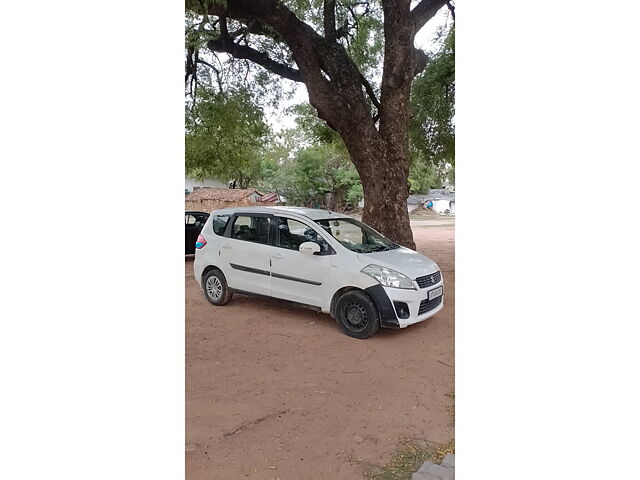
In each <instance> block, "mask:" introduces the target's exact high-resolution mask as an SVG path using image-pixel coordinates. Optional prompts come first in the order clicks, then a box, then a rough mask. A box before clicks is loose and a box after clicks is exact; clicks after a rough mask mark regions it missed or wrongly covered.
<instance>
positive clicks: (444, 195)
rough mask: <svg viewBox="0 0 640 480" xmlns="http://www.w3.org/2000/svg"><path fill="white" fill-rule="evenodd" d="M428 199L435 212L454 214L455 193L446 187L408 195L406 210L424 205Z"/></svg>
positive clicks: (411, 210)
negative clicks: (423, 193) (426, 192)
mask: <svg viewBox="0 0 640 480" xmlns="http://www.w3.org/2000/svg"><path fill="white" fill-rule="evenodd" d="M429 200H431V201H432V202H433V208H432V210H433V211H434V212H436V213H441V214H444V213H447V211H448V213H449V214H450V215H455V214H456V194H455V193H452V192H450V191H449V190H448V189H446V188H443V189H431V190H429V193H428V194H426V195H409V198H407V210H408V211H409V212H413V211H414V210H415V209H416V208H418V207H420V205H424V204H425V203H427V202H428V201H429Z"/></svg>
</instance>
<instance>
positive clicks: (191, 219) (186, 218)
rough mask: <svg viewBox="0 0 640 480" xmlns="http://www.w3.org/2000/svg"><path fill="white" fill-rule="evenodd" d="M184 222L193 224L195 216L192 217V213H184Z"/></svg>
mask: <svg viewBox="0 0 640 480" xmlns="http://www.w3.org/2000/svg"><path fill="white" fill-rule="evenodd" d="M184 223H185V224H186V225H194V224H195V223H196V217H194V216H193V215H185V216H184Z"/></svg>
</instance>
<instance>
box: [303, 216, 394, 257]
mask: <svg viewBox="0 0 640 480" xmlns="http://www.w3.org/2000/svg"><path fill="white" fill-rule="evenodd" d="M316 223H318V224H319V225H320V226H321V227H322V228H324V229H325V231H327V233H329V234H330V235H331V236H332V237H333V238H335V239H336V240H337V241H338V242H340V243H341V244H342V245H344V246H345V247H346V248H348V249H349V250H351V251H354V252H358V253H372V252H384V251H386V250H393V249H395V248H399V247H400V245H398V244H397V243H394V242H392V241H391V240H389V239H388V238H385V237H383V236H382V235H380V234H379V233H378V232H376V231H375V230H373V229H372V228H371V227H368V226H366V225H365V224H364V223H362V222H359V221H357V220H354V219H352V218H340V219H331V220H329V219H327V220H317V221H316Z"/></svg>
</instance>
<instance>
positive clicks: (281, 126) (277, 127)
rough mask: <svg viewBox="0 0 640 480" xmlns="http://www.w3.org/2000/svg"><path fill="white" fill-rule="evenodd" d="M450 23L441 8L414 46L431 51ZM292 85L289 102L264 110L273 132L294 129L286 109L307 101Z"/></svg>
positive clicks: (301, 90) (304, 92) (302, 88)
mask: <svg viewBox="0 0 640 480" xmlns="http://www.w3.org/2000/svg"><path fill="white" fill-rule="evenodd" d="M447 22H451V16H450V15H449V10H448V8H447V7H446V6H445V7H442V8H441V9H440V11H438V13H437V14H436V15H435V16H434V17H433V18H432V19H431V20H430V21H429V22H427V24H426V25H425V26H424V27H423V28H422V29H421V30H420V31H419V32H418V33H417V34H416V37H415V46H416V47H417V48H420V49H422V50H425V51H427V52H429V51H432V47H433V40H434V38H435V35H436V32H437V31H438V29H439V28H440V27H441V26H442V25H445V24H447ZM292 83H293V84H294V88H295V93H294V94H293V97H292V98H291V99H290V100H287V101H283V102H281V105H280V108H278V109H273V108H270V107H268V108H266V109H265V117H266V120H267V122H268V123H269V124H270V125H271V127H272V128H273V130H274V131H276V132H280V131H282V130H285V129H288V128H293V127H295V116H294V115H291V114H287V113H286V109H288V108H289V107H291V106H293V105H297V104H299V103H302V102H306V101H308V99H309V97H308V96H307V89H306V87H305V86H304V84H303V83H300V82H295V83H294V82H292Z"/></svg>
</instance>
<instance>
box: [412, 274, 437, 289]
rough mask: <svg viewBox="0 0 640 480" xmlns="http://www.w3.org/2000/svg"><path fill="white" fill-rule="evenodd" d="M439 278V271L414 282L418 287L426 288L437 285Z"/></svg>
mask: <svg viewBox="0 0 640 480" xmlns="http://www.w3.org/2000/svg"><path fill="white" fill-rule="evenodd" d="M441 278H442V277H441V276H440V270H438V271H437V272H436V273H432V274H431V275H425V276H424V277H418V278H416V282H418V286H419V287H420V288H427V287H430V286H431V285H435V284H436V283H438V282H439V281H440V279H441Z"/></svg>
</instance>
